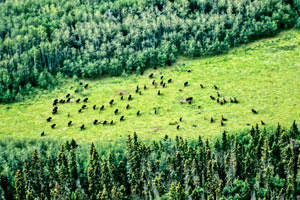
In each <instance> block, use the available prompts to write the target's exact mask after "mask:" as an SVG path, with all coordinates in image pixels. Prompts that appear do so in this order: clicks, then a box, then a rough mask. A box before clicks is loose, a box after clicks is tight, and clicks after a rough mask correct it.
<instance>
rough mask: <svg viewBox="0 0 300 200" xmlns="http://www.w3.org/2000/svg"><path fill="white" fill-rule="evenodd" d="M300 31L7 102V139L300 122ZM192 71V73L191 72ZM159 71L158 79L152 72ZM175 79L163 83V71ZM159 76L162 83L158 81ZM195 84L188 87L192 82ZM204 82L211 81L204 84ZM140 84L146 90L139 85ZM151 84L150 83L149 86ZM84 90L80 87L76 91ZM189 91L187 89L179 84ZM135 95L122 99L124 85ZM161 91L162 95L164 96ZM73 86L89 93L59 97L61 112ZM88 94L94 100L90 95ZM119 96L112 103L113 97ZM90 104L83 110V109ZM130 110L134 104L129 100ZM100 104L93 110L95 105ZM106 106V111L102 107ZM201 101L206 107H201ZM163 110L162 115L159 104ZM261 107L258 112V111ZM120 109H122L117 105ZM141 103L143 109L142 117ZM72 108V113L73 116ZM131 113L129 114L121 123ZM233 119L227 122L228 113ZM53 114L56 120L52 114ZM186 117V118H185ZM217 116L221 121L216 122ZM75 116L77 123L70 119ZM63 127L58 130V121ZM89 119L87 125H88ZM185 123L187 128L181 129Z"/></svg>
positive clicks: (1, 108)
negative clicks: (69, 100) (220, 98)
mask: <svg viewBox="0 0 300 200" xmlns="http://www.w3.org/2000/svg"><path fill="white" fill-rule="evenodd" d="M299 41H300V32H299V31H298V30H289V31H285V32H282V33H280V34H279V35H277V36H276V37H273V38H267V39H261V40H258V41H256V42H252V43H250V44H247V45H242V46H240V47H236V48H233V49H232V50H230V51H229V52H228V53H226V54H222V55H218V56H212V57H205V58H187V57H179V58H178V61H177V62H176V63H175V64H173V65H172V66H170V67H165V68H158V69H157V70H155V69H150V70H147V71H146V72H145V73H144V75H128V76H126V75H124V76H121V77H112V78H103V79H100V80H87V81H83V82H84V84H85V83H88V84H89V86H88V88H87V89H82V86H80V85H79V81H78V80H68V81H66V83H65V84H63V85H62V86H61V87H58V88H56V89H55V90H53V91H51V92H43V93H42V92H41V94H40V95H37V96H35V97H34V98H30V99H27V100H25V101H23V102H18V103H12V104H2V105H0V138H4V137H7V136H11V137H13V138H19V139H23V138H37V137H38V138H41V136H40V135H41V132H43V131H44V132H45V137H43V138H51V139H58V140H67V139H71V138H74V139H75V140H77V141H78V142H79V143H80V142H90V141H103V142H111V141H114V140H118V139H124V138H126V137H127V135H128V134H132V133H133V132H136V133H137V134H138V135H139V136H140V138H142V139H157V138H161V137H163V136H164V135H166V134H167V135H169V136H170V137H175V136H176V135H179V136H183V137H185V138H196V137H198V136H199V135H201V136H204V137H214V136H216V135H219V134H220V133H221V132H222V131H223V130H227V131H236V130H240V129H244V128H245V127H247V126H249V127H250V126H251V125H255V124H256V123H259V124H260V123H261V120H263V121H264V122H265V124H266V126H272V125H276V124H277V123H278V122H280V123H281V124H282V125H284V126H290V125H291V124H292V122H293V120H296V121H297V123H299V122H300V42H299ZM187 70H191V72H187ZM150 73H154V78H153V79H150V78H149V77H148V75H149V74H150ZM161 76H164V78H163V80H164V81H165V82H167V80H168V79H170V78H172V83H170V84H168V83H167V84H166V88H163V87H162V86H161V85H160V84H159V82H160V77H161ZM153 80H156V82H157V83H158V86H157V88H155V87H154V86H153V85H152V84H151V82H152V81H153ZM186 81H188V82H189V85H188V86H187V87H184V82H186ZM200 84H203V85H204V88H201V87H200ZM137 85H139V87H140V88H141V89H140V91H141V92H142V95H140V94H138V93H136V92H135V89H136V86H137ZM144 85H146V86H147V89H146V90H144V89H143V87H144ZM214 85H217V86H218V87H219V90H218V91H219V93H220V94H221V96H223V97H225V98H226V100H227V103H226V104H224V105H220V104H218V103H217V102H216V101H212V100H211V99H210V95H212V96H214V97H215V98H217V93H216V92H217V91H216V90H215V89H214V88H213V86H214ZM76 89H78V90H79V92H78V93H75V92H74V91H75V90H76ZM180 89H181V90H182V91H179V90H180ZM125 90H126V91H128V92H129V93H130V94H131V95H132V96H133V100H132V101H128V100H127V97H128V94H126V95H124V100H123V101H121V100H120V95H119V94H118V92H120V91H125ZM158 90H160V91H161V95H157V92H158ZM68 93H70V94H71V96H72V97H74V98H72V99H73V100H76V99H77V98H81V102H80V103H76V102H73V103H65V104H58V113H57V114H56V115H52V114H51V112H52V108H53V106H52V102H53V100H54V99H55V98H58V99H61V98H64V99H66V98H65V96H66V94H68ZM190 96H191V97H193V102H192V104H188V103H184V104H180V103H179V101H180V99H184V98H187V97H190ZM84 97H88V98H89V100H88V102H87V103H83V102H82V99H83V98H84ZM230 97H237V99H238V100H239V103H238V104H235V103H230V102H229V99H230ZM111 99H114V104H113V106H112V107H110V106H109V101H110V100H111ZM83 104H86V105H87V109H84V110H83V112H82V113H78V110H79V109H80V108H81V106H82V105H83ZM127 104H130V109H129V110H126V108H125V107H126V105H127ZM93 105H97V109H96V110H93V108H92V106H93ZM101 105H104V106H105V109H104V110H103V111H100V110H99V108H100V106H101ZM198 106H200V108H198ZM155 108H156V110H157V111H158V112H157V114H156V115H155V114H154V109H155ZM252 108H254V109H255V110H256V111H257V112H258V114H253V113H252V112H251V109H252ZM115 109H119V113H118V114H117V115H115V114H114V110H115ZM138 110H140V112H141V116H137V111H138ZM68 114H69V116H68ZM122 115H124V116H125V120H124V121H122V122H120V120H119V119H120V117H121V116H122ZM222 115H223V116H224V117H225V118H227V119H228V120H227V121H226V122H225V125H224V126H221V124H220V121H221V116H222ZM49 116H52V117H53V120H52V121H51V122H47V121H46V119H47V118H48V117H49ZM180 117H182V122H179V118H180ZM211 117H213V119H214V121H215V122H214V123H211V122H210V119H211ZM95 119H97V120H99V121H104V120H107V121H108V122H110V121H111V120H114V122H115V124H114V125H102V124H98V125H93V121H94V120H95ZM70 120H72V122H73V125H72V126H71V127H68V126H67V123H68V122H69V121H70ZM53 123H55V124H56V127H55V128H54V129H52V128H51V127H50V126H51V124H53ZM82 124H84V125H85V126H86V129H85V130H82V131H81V130H80V126H81V125H82ZM177 125H179V126H180V127H179V129H177V128H176V127H177Z"/></svg>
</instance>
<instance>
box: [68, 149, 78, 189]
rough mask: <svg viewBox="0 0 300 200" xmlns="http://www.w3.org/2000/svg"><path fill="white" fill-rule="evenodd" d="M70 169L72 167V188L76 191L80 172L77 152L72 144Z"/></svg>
mask: <svg viewBox="0 0 300 200" xmlns="http://www.w3.org/2000/svg"><path fill="white" fill-rule="evenodd" d="M69 169H70V181H71V190H72V191H75V189H76V181H77V179H78V172H77V162H76V154H75V150H74V149H73V146H71V150H70V162H69Z"/></svg>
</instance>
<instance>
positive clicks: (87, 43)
mask: <svg viewBox="0 0 300 200" xmlns="http://www.w3.org/2000/svg"><path fill="white" fill-rule="evenodd" d="M295 2H297V1H295ZM297 6H298V4H296V3H293V0H286V1H282V0H264V1H261V0H251V1H249V0H238V1H237V0H221V1H211V0H144V1H140V0H107V1H106V0H88V1H81V0H72V1H71V0H45V1H40V0H26V1H15V0H2V1H0V102H9V101H13V100H20V99H22V98H23V97H22V96H23V95H26V94H30V93H32V89H33V88H34V87H38V88H44V89H46V88H50V87H52V86H54V85H56V84H57V80H56V79H58V80H59V79H60V78H62V77H64V76H66V77H83V78H95V77H101V76H103V75H111V76H114V75H121V74H122V73H131V72H133V71H136V72H137V73H141V72H143V71H144V70H145V69H146V68H149V67H153V66H164V65H170V64H171V63H172V62H174V61H175V59H176V56H177V55H178V54H179V53H180V54H185V55H189V56H200V55H201V56H202V55H207V54H215V53H219V52H222V51H225V50H227V49H228V48H229V47H232V46H235V45H237V44H241V43H246V42H248V41H249V40H253V39H256V38H259V37H263V36H268V35H273V34H275V33H276V32H278V30H280V29H281V28H287V27H291V26H294V25H295V24H296V23H297V19H299V17H298V16H299V15H298V14H297V11H296V9H294V7H297Z"/></svg>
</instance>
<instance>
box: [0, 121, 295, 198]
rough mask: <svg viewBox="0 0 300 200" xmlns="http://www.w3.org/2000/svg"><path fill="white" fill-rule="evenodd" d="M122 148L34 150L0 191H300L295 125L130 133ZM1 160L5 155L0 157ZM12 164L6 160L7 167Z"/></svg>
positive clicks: (77, 194)
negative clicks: (217, 132)
mask: <svg viewBox="0 0 300 200" xmlns="http://www.w3.org/2000/svg"><path fill="white" fill-rule="evenodd" d="M126 146H127V148H126V150H121V149H120V150H119V151H118V152H113V153H104V154H103V153H99V150H97V149H96V146H95V145H94V144H91V146H90V150H89V151H88V152H85V153H86V154H88V157H84V159H83V158H82V156H80V154H77V153H76V151H80V148H81V147H79V146H78V145H77V144H76V142H75V141H74V140H73V141H72V142H67V143H65V144H64V145H61V146H60V150H59V151H58V153H57V155H54V154H53V153H52V154H50V155H46V154H44V153H43V152H42V153H41V154H39V152H38V151H37V150H34V151H33V153H32V156H31V157H30V158H28V159H25V160H24V161H23V164H22V165H19V166H18V167H17V168H16V171H15V172H14V173H13V174H12V175H11V176H10V175H7V173H5V167H4V166H1V170H3V172H2V173H1V176H0V186H1V187H0V198H2V199H14V198H15V199H18V200H19V199H20V200H21V199H28V200H29V199H41V200H44V199H74V200H75V199H76V200H77V199H82V200H83V199H85V200H86V199H92V200H93V199H95V200H96V199H156V198H157V199H158V198H161V199H172V200H174V199H176V200H184V199H219V200H221V199H251V198H256V199H289V200H294V199H297V198H299V197H300V151H299V150H300V132H299V129H298V127H297V125H296V123H295V122H294V123H293V125H292V127H291V128H290V129H283V128H282V127H281V126H280V125H279V124H278V127H277V129H265V128H264V129H260V128H259V127H258V126H256V127H252V129H251V130H248V131H245V132H242V133H239V134H235V135H228V134H227V133H226V132H224V133H223V135H222V137H220V138H218V139H216V140H215V141H209V140H205V141H204V140H202V139H201V137H199V139H198V140H192V141H191V140H189V141H188V140H185V139H183V138H182V137H176V138H175V139H170V138H168V136H165V137H164V138H163V139H161V140H160V141H153V142H152V143H145V142H142V141H140V140H139V139H138V137H137V135H136V134H134V135H133V137H132V136H128V139H127V141H126ZM2 164H3V163H2ZM8 166H10V164H7V165H6V168H7V167H8Z"/></svg>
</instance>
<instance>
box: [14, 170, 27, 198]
mask: <svg viewBox="0 0 300 200" xmlns="http://www.w3.org/2000/svg"><path fill="white" fill-rule="evenodd" d="M15 182H16V199H17V200H22V199H24V196H25V186H24V179H23V173H22V171H21V170H17V173H16V176H15Z"/></svg>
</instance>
